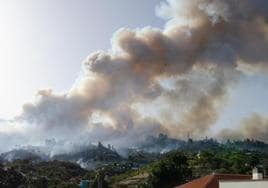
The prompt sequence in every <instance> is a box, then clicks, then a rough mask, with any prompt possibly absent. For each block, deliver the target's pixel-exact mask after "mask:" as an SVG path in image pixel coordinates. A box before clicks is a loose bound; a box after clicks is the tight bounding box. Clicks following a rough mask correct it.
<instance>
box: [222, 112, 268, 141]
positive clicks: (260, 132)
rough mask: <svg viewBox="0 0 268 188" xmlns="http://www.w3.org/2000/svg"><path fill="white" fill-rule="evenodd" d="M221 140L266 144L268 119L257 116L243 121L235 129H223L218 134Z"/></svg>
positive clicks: (253, 115) (267, 139) (254, 115)
mask: <svg viewBox="0 0 268 188" xmlns="http://www.w3.org/2000/svg"><path fill="white" fill-rule="evenodd" d="M220 137H221V138H222V139H245V138H248V139H254V140H261V141H264V142H268V118H267V117H264V116H261V115H259V114H252V116H250V117H248V118H246V119H244V120H243V121H242V122H241V125H240V126H239V127H238V128H236V129H224V130H222V131H221V132H220Z"/></svg>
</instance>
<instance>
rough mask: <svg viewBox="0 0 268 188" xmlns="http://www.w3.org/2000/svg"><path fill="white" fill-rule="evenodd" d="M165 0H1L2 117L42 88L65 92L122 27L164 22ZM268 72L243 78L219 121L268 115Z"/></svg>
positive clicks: (226, 122)
mask: <svg viewBox="0 0 268 188" xmlns="http://www.w3.org/2000/svg"><path fill="white" fill-rule="evenodd" d="M159 2H160V0H135V1H133V0H56V1H49V3H48V1H47V0H23V1H22V0H0V23H1V30H0V91H1V93H0V104H1V106H0V118H1V119H9V118H12V117H13V116H14V115H17V114H18V113H19V111H20V109H21V106H22V104H23V103H25V102H26V101H28V100H31V98H32V97H33V96H34V94H35V93H36V91H37V90H38V89H42V88H52V89H53V90H54V91H56V92H64V91H67V90H68V89H70V88H71V86H72V84H73V83H74V82H75V79H76V78H77V76H78V75H79V72H80V71H81V62H82V61H83V60H84V59H85V57H86V56H87V55H88V54H90V53H91V52H93V51H96V50H108V49H109V47H110V39H111V37H112V35H113V33H114V32H115V31H116V30H118V29H119V28H121V27H129V28H136V27H145V26H153V27H158V28H163V27H164V23H165V22H164V20H161V19H160V18H158V17H156V16H155V6H156V5H157V4H158V3H159ZM267 86H268V78H267V74H266V73H263V74H260V75H257V76H256V75H252V76H248V77H246V78H244V79H243V80H242V81H241V83H240V84H239V86H237V87H235V88H234V89H233V90H232V91H231V92H230V96H229V100H228V103H227V104H226V107H225V109H224V113H222V116H221V117H220V119H219V121H218V123H217V126H216V128H217V127H224V126H227V127H228V126H229V127H231V126H232V125H234V124H239V122H240V119H241V118H242V117H246V116H247V115H249V114H251V113H252V112H258V113H261V114H264V115H268V109H267V106H268V102H267V100H266V98H267V96H268V87H267Z"/></svg>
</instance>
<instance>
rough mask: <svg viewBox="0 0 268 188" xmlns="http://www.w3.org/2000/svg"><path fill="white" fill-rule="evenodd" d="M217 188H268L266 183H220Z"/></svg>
mask: <svg viewBox="0 0 268 188" xmlns="http://www.w3.org/2000/svg"><path fill="white" fill-rule="evenodd" d="M219 184H220V187H219V188H268V181H237V182H231V181H228V182H227V181H224V182H223V181H222V182H219Z"/></svg>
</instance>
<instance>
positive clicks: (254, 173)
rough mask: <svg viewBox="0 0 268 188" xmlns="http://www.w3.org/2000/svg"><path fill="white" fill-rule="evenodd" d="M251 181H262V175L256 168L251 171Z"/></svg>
mask: <svg viewBox="0 0 268 188" xmlns="http://www.w3.org/2000/svg"><path fill="white" fill-rule="evenodd" d="M252 179H253V180H262V179H263V174H262V173H259V172H258V168H256V167H254V168H253V169H252Z"/></svg>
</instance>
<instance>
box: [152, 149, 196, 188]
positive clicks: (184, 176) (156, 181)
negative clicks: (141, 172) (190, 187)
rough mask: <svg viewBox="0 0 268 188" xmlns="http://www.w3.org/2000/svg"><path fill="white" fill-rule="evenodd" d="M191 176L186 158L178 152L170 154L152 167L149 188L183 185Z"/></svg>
mask: <svg viewBox="0 0 268 188" xmlns="http://www.w3.org/2000/svg"><path fill="white" fill-rule="evenodd" d="M191 175H192V171H191V169H190V168H189V166H188V162H187V158H186V156H185V155H184V154H182V153H178V152H177V153H171V154H169V155H168V156H167V157H166V158H165V159H162V160H160V161H159V162H157V163H156V164H155V165H154V166H153V167H152V170H151V173H150V176H149V184H150V185H151V187H163V188H168V187H173V186H174V185H178V184H183V183H185V182H186V181H187V180H189V179H190V178H191Z"/></svg>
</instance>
